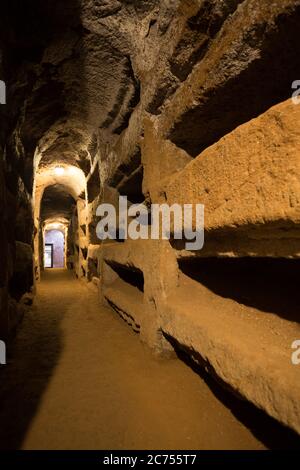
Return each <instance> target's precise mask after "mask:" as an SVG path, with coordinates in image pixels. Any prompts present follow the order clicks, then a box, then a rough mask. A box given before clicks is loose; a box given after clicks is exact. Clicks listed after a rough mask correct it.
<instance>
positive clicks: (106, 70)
mask: <svg viewBox="0 0 300 470" xmlns="http://www.w3.org/2000/svg"><path fill="white" fill-rule="evenodd" d="M158 3H159V2H158V0H139V1H138V2H137V1H133V0H120V1H118V0H64V1H63V2H62V1H61V0H51V1H50V0H48V1H47V0H29V1H28V2H24V4H23V3H22V2H19V1H18V0H11V1H10V2H7V4H6V5H5V8H4V11H3V12H2V19H1V20H0V23H2V24H1V28H2V32H1V35H0V41H5V43H6V46H7V47H8V48H9V50H10V51H11V52H10V54H9V55H10V59H9V61H8V64H7V67H6V70H7V74H8V76H7V81H8V83H9V85H10V89H12V90H14V100H15V101H18V100H19V103H18V102H16V103H15V104H16V109H18V104H20V106H21V107H22V113H21V114H22V119H19V120H18V122H17V123H16V132H17V133H18V135H19V137H20V139H21V141H22V146H21V150H20V151H21V153H22V152H23V158H24V159H25V160H27V167H29V169H30V168H32V167H33V157H34V154H36V156H37V162H36V163H39V164H40V165H41V168H45V167H47V166H48V165H51V164H53V163H54V162H64V163H68V164H73V165H76V166H78V167H79V168H81V169H82V170H83V171H84V172H85V173H87V172H88V171H89V166H90V161H89V153H88V151H87V148H88V146H89V144H90V141H91V136H92V135H93V132H94V130H95V129H99V128H100V129H105V130H107V131H109V133H110V134H112V135H118V134H120V132H121V131H122V129H124V127H126V126H127V123H128V119H129V116H130V114H131V112H132V110H133V108H134V107H135V106H136V104H137V103H138V101H139V93H140V86H139V77H138V72H137V71H135V68H136V67H135V56H136V55H137V54H139V52H140V51H139V50H138V46H137V41H136V37H137V25H138V24H139V25H140V24H141V22H142V21H143V19H144V18H145V17H146V16H147V15H148V14H149V12H150V11H152V10H153V8H155V6H156V5H157V4H158ZM37 19H38V20H37ZM6 24H10V25H14V27H13V28H11V27H10V29H9V31H8V30H7V27H6ZM139 30H141V27H139ZM16 91H17V93H16ZM16 119H17V116H16ZM37 146H38V151H37V152H36V148H37ZM25 166H26V165H25ZM35 167H36V168H37V165H35ZM28 178H29V175H27V180H28ZM31 183H32V181H31V182H29V183H28V185H29V186H30V184H31Z"/></svg>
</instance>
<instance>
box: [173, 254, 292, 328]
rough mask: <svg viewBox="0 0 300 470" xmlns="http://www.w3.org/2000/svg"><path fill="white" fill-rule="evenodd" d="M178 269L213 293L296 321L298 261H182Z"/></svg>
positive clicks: (279, 259) (219, 259)
mask: <svg viewBox="0 0 300 470" xmlns="http://www.w3.org/2000/svg"><path fill="white" fill-rule="evenodd" d="M178 266H179V269H180V270H181V271H182V272H183V273H184V274H185V275H187V276H188V277H190V278H191V279H193V280H195V281H197V282H200V283H201V284H203V285H204V286H205V287H207V288H208V289H210V290H211V291H212V292H214V293H215V294H217V295H219V296H221V297H225V298H230V299H233V300H235V301H237V302H239V303H241V304H244V305H247V306H249V307H254V308H256V309H258V310H261V311H263V312H269V313H275V314H277V315H279V316H280V317H282V318H284V319H285V320H289V321H294V322H299V321H300V314H299V305H300V289H299V274H300V260H296V259H285V258H250V257H246V258H198V259H188V258H183V259H181V260H179V261H178Z"/></svg>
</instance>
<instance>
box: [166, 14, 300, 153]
mask: <svg viewBox="0 0 300 470" xmlns="http://www.w3.org/2000/svg"><path fill="white" fill-rule="evenodd" d="M299 20H300V8H299V7H298V6H297V7H295V8H294V9H293V10H292V9H291V14H288V13H287V14H281V15H280V16H279V17H278V18H277V22H276V23H277V24H275V25H267V24H261V25H260V28H258V27H257V28H256V30H253V31H251V32H250V31H249V32H248V35H247V36H246V37H245V39H244V41H245V44H244V47H245V48H246V46H247V45H248V46H250V47H251V48H253V44H260V46H259V48H260V49H261V52H260V55H259V57H258V58H257V59H255V60H254V61H253V62H252V63H251V64H250V65H248V66H247V67H246V69H245V70H242V71H241V72H240V73H239V74H238V75H237V76H235V77H234V78H232V79H229V80H227V81H226V83H225V84H224V86H220V87H219V88H212V89H208V90H207V91H206V92H205V94H204V95H203V96H202V97H201V99H200V103H199V105H197V106H195V107H194V108H193V109H190V110H188V111H187V112H185V113H184V114H183V115H182V116H181V118H180V119H179V120H178V122H177V123H176V124H175V126H174V128H173V129H171V131H170V133H169V136H168V137H169V139H170V140H171V141H172V142H173V143H174V144H175V145H177V146H178V147H181V148H182V149H184V150H185V151H186V152H187V153H189V154H190V155H191V156H193V157H196V156H197V155H199V154H200V153H201V152H202V151H203V150H204V149H205V148H207V147H209V146H211V145H212V144H214V143H215V142H217V141H218V140H219V139H220V138H221V137H223V136H224V135H226V134H228V133H229V132H231V131H232V130H233V129H235V128H236V127H237V126H239V125H241V124H243V123H245V122H248V121H250V120H251V119H253V118H255V117H257V116H259V115H260V114H262V113H263V112H265V111H266V110H267V109H269V108H270V107H271V106H274V105H275V104H277V103H280V102H282V101H285V100H286V99H288V98H290V97H291V95H292V89H291V86H292V82H293V81H294V80H296V78H295V77H298V76H299V75H300V55H299ZM252 50H253V49H252ZM224 60H225V59H224ZM230 65H231V66H232V63H231V64H230Z"/></svg>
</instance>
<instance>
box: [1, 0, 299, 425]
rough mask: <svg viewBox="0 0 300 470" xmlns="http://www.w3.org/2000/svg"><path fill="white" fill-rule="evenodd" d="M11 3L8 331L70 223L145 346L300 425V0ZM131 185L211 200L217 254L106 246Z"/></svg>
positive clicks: (5, 245) (5, 53) (4, 316)
mask: <svg viewBox="0 0 300 470" xmlns="http://www.w3.org/2000/svg"><path fill="white" fill-rule="evenodd" d="M4 3H5V5H4V6H3V9H2V14H1V19H0V22H1V28H0V31H1V32H0V43H1V54H0V75H1V76H0V79H2V80H5V82H6V84H7V105H0V113H1V130H0V152H1V159H0V256H1V264H0V308H1V317H0V331H1V335H2V336H5V335H7V334H8V331H9V329H10V321H11V320H10V319H11V318H14V317H16V316H17V309H18V303H17V302H18V301H19V300H20V299H21V297H22V295H23V294H24V293H25V292H28V291H30V289H31V288H32V284H33V277H34V278H35V279H36V280H37V279H38V278H39V275H40V271H41V270H42V269H43V243H44V233H45V230H47V229H51V228H52V229H53V228H55V226H59V227H60V229H61V230H62V231H63V233H64V234H65V236H66V246H67V251H66V265H67V267H68V268H69V269H73V270H74V272H75V273H76V275H77V276H78V277H79V278H84V279H86V280H88V281H92V282H94V283H95V284H96V285H98V286H99V297H100V300H101V301H102V302H105V303H107V304H109V305H110V306H111V307H112V308H113V309H114V310H115V311H116V312H117V313H118V314H120V315H121V316H122V317H123V318H124V319H125V320H126V322H127V323H129V324H130V325H131V326H132V327H133V329H134V330H135V331H137V332H139V334H140V337H141V339H142V340H143V341H145V342H146V343H147V344H148V345H149V346H150V347H152V348H153V349H154V350H155V351H157V352H163V353H166V352H167V353H168V352H170V351H173V348H175V349H177V348H179V349H183V350H184V351H185V352H186V353H187V354H189V355H190V357H192V359H193V360H194V361H196V362H197V363H200V364H201V365H204V366H205V367H206V368H207V369H208V370H209V371H210V372H211V373H212V374H213V375H214V376H215V377H216V378H217V379H218V380H221V381H222V383H225V384H227V386H230V388H231V389H233V390H234V391H235V392H236V393H238V394H239V395H241V396H243V397H246V398H247V399H248V400H250V401H252V402H254V403H255V404H256V405H257V406H258V407H260V408H262V409H264V410H266V411H267V412H268V413H269V414H270V415H272V416H273V417H275V418H276V419H278V420H280V421H281V422H282V423H284V424H286V425H288V426H290V427H292V428H293V429H295V430H296V431H298V432H300V407H299V395H300V390H299V381H298V376H297V373H298V370H297V368H296V367H295V366H293V365H292V364H291V361H290V355H291V349H290V347H291V343H292V341H294V340H295V339H297V336H299V315H298V313H297V311H296V310H297V305H299V302H298V300H299V299H298V297H299V294H298V293H297V289H296V288H295V282H296V281H295V280H296V279H297V273H298V272H299V271H298V269H299V261H298V258H299V254H300V244H299V227H298V225H299V200H300V187H299V176H300V166H299V165H300V164H299V152H298V148H299V144H300V136H299V124H298V123H299V119H300V106H299V107H298V106H296V105H294V104H293V103H292V101H291V100H290V97H291V93H292V90H291V84H292V82H293V81H294V80H297V79H300V54H299V37H298V32H299V20H300V1H299V0H281V1H280V2H279V1H270V0H260V1H258V0H211V1H207V0H139V1H134V0H119V1H118V0H110V1H105V0H97V1H92V0H66V1H64V2H61V1H58V0H51V1H45V0H44V1H42V0H30V1H27V2H23V3H22V2H18V1H16V0H10V1H9V2H8V1H7V2H4ZM119 195H126V196H127V197H128V200H129V202H130V203H139V202H144V201H145V202H146V204H147V205H149V204H150V203H164V202H168V203H170V204H171V203H172V204H173V203H180V204H183V203H202V204H205V208H206V209H205V210H206V241H205V245H204V249H203V250H201V251H197V252H187V251H186V250H185V249H184V244H182V243H180V242H179V241H178V240H170V241H168V240H137V241H133V240H127V241H125V242H124V241H123V240H122V234H121V233H118V230H117V233H118V238H119V240H118V241H111V242H109V243H107V242H103V243H102V242H101V241H100V240H99V239H98V238H97V236H96V226H97V223H98V221H99V218H98V217H97V215H96V209H97V207H98V205H99V204H100V203H102V202H106V203H111V204H113V205H114V206H115V207H116V208H117V207H118V198H119ZM117 229H118V227H117ZM32 250H33V251H32ZM32 253H34V256H32ZM270 258H271V262H270ZM212 267H215V271H214V270H212ZM30 273H31V274H30ZM278 279H282V283H280V282H279V283H278V282H277V281H278ZM276 280H277V281H276ZM247 286H248V287H247ZM272 286H273V287H274V289H272ZM274 290H275V291H276V292H280V296H279V297H280V299H281V300H280V302H277V301H276V302H274V298H275V297H276V296H275V297H274V295H275V294H274ZM272 299H273V300H272ZM13 308H14V309H15V310H16V312H15V313H14V312H13ZM12 324H14V321H12Z"/></svg>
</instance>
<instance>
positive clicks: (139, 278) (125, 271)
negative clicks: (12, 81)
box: [105, 260, 144, 292]
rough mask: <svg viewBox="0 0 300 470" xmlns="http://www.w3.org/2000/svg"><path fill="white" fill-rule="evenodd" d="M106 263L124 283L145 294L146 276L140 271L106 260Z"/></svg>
mask: <svg viewBox="0 0 300 470" xmlns="http://www.w3.org/2000/svg"><path fill="white" fill-rule="evenodd" d="M105 262H106V264H107V265H108V266H109V267H110V268H111V269H113V271H115V273H116V274H117V275H118V276H119V277H120V278H121V279H122V280H123V281H124V282H126V283H127V284H130V285H131V286H133V287H136V288H137V289H138V290H139V291H141V292H144V274H143V272H142V271H141V270H140V269H138V268H136V267H133V266H127V265H124V264H121V263H118V262H116V261H112V260H105Z"/></svg>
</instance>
